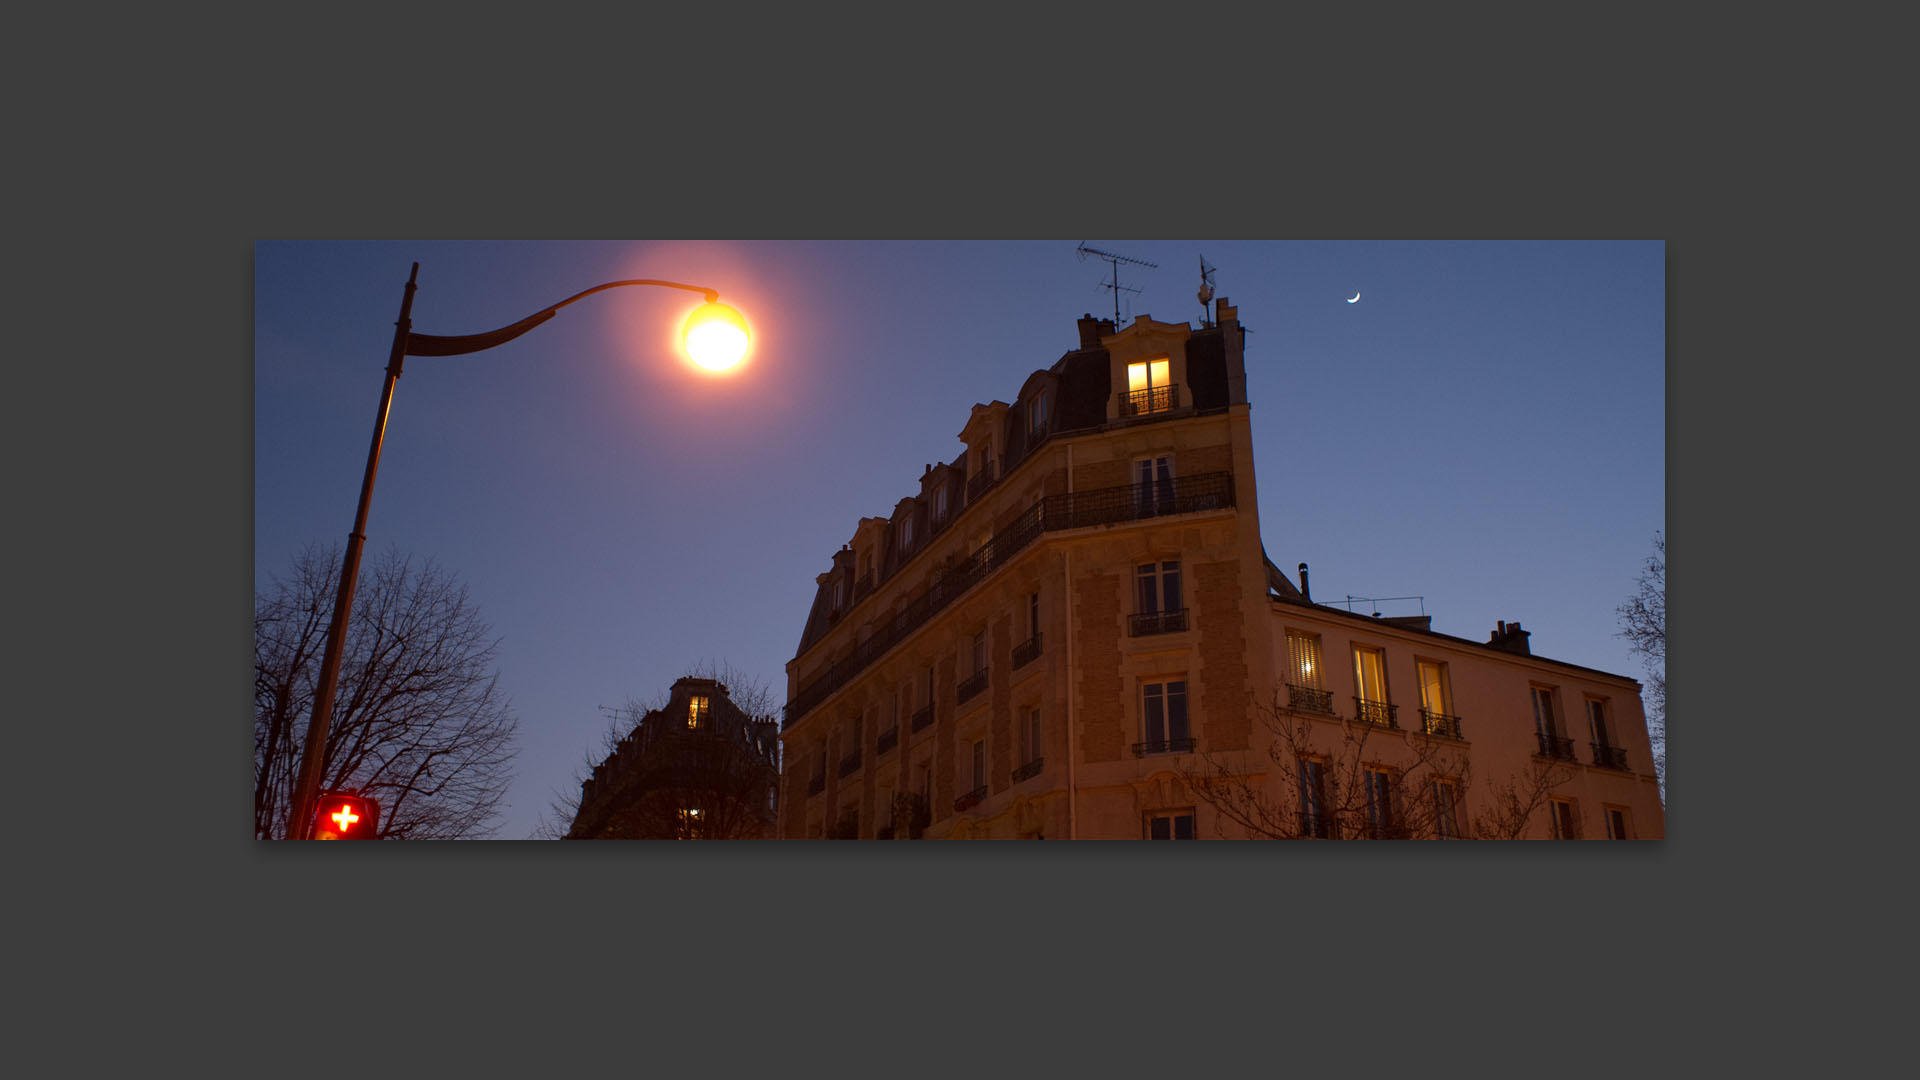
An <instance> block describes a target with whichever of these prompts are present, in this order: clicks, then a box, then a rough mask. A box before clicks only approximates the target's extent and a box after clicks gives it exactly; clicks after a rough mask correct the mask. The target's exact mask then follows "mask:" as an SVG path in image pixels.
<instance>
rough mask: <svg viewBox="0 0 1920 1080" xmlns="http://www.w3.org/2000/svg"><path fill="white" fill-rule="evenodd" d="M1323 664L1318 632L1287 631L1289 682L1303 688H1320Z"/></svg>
mask: <svg viewBox="0 0 1920 1080" xmlns="http://www.w3.org/2000/svg"><path fill="white" fill-rule="evenodd" d="M1323 666H1324V665H1322V664H1321V662H1320V636H1319V635H1318V634H1303V633H1301V632H1299V631H1298V630H1289V631H1287V682H1289V683H1291V684H1293V685H1294V686H1298V687H1301V688H1302V689H1306V690H1319V689H1321V685H1320V675H1321V671H1322V669H1323Z"/></svg>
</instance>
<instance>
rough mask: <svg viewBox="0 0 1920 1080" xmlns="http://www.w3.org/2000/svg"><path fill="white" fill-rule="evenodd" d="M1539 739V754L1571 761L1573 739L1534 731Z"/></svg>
mask: <svg viewBox="0 0 1920 1080" xmlns="http://www.w3.org/2000/svg"><path fill="white" fill-rule="evenodd" d="M1534 737H1536V738H1538V739H1539V740H1540V756H1541V757H1547V758H1557V759H1558V760H1560V761H1573V760H1575V758H1574V756H1573V740H1572V739H1569V738H1567V737H1566V736H1564V735H1549V734H1547V733H1546V732H1544V731H1536V732H1534Z"/></svg>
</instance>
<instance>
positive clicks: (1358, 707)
mask: <svg viewBox="0 0 1920 1080" xmlns="http://www.w3.org/2000/svg"><path fill="white" fill-rule="evenodd" d="M1398 711H1399V706H1396V705H1390V704H1388V703H1386V702H1384V701H1368V700H1367V699H1366V698H1359V697H1357V698H1354V699H1353V716H1354V719H1356V720H1358V721H1360V722H1361V723H1363V724H1374V725H1377V726H1379V727H1383V728H1392V729H1394V730H1395V731H1398V730H1399V729H1400V722H1399V721H1398V720H1395V719H1394V714H1395V713H1397V712H1398Z"/></svg>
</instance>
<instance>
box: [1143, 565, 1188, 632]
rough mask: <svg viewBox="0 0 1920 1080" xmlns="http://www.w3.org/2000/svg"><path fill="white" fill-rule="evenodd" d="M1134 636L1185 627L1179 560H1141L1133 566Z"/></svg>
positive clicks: (1183, 628) (1185, 618)
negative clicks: (1147, 561) (1144, 561)
mask: <svg viewBox="0 0 1920 1080" xmlns="http://www.w3.org/2000/svg"><path fill="white" fill-rule="evenodd" d="M1133 577H1134V612H1135V614H1134V616H1133V618H1132V620H1131V621H1130V623H1129V630H1130V632H1131V634H1132V636H1134V637H1140V636H1142V635H1145V634H1171V633H1176V632H1178V631H1181V630H1185V629H1186V628H1187V609H1186V608H1185V607H1184V606H1183V605H1182V601H1183V599H1184V598H1183V597H1182V596H1181V595H1180V561H1179V560H1178V559H1173V560H1168V561H1165V562H1149V563H1141V564H1140V565H1139V566H1137V567H1135V568H1134V575H1133Z"/></svg>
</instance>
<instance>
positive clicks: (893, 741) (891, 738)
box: [873, 724, 900, 755]
mask: <svg viewBox="0 0 1920 1080" xmlns="http://www.w3.org/2000/svg"><path fill="white" fill-rule="evenodd" d="M899 745H900V725H898V724H895V725H894V726H892V727H890V728H888V729H887V730H885V731H883V732H881V733H880V741H879V743H878V744H877V745H876V746H875V747H874V748H873V752H874V753H875V754H876V755H878V754H884V753H886V752H887V751H889V750H891V749H893V748H894V747H896V746H899Z"/></svg>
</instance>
